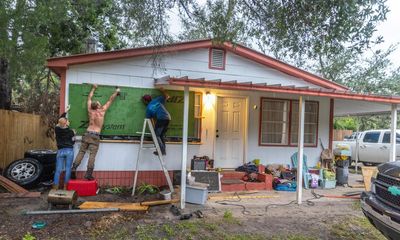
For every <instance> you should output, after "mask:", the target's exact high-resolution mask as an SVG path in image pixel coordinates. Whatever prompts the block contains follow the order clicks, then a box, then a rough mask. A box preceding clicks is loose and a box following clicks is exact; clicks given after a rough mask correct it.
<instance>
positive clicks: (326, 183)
mask: <svg viewBox="0 0 400 240" xmlns="http://www.w3.org/2000/svg"><path fill="white" fill-rule="evenodd" d="M335 187H336V180H327V179H324V180H322V188H324V189H331V188H335Z"/></svg>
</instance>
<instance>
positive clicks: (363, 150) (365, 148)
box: [333, 129, 400, 165]
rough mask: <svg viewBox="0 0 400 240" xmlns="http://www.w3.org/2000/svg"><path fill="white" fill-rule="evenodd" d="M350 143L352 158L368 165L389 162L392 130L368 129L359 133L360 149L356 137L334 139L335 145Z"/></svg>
mask: <svg viewBox="0 0 400 240" xmlns="http://www.w3.org/2000/svg"><path fill="white" fill-rule="evenodd" d="M339 145H341V146H343V145H348V146H350V148H351V159H352V160H353V161H354V160H355V159H356V151H358V161H360V162H363V163H365V164H366V165H377V164H380V163H384V162H389V156H390V130H387V129H386V130H368V131H364V132H361V133H359V134H358V149H357V147H356V139H355V138H354V139H352V140H350V141H349V140H347V141H334V142H333V147H334V148H336V147H337V146H339ZM396 155H397V156H396V160H400V130H399V131H397V133H396Z"/></svg>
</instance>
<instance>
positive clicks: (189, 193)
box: [185, 185, 208, 205]
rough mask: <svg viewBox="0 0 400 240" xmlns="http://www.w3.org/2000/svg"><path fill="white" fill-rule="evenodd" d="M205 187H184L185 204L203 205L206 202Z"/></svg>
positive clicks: (206, 191)
mask: <svg viewBox="0 0 400 240" xmlns="http://www.w3.org/2000/svg"><path fill="white" fill-rule="evenodd" d="M207 198H208V190H207V187H198V186H190V185H188V186H186V197H185V202H188V203H194V204H201V205H204V204H205V203H206V202H207Z"/></svg>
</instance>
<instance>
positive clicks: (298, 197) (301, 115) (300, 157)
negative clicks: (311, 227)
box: [296, 96, 305, 204]
mask: <svg viewBox="0 0 400 240" xmlns="http://www.w3.org/2000/svg"><path fill="white" fill-rule="evenodd" d="M304 112H305V101H304V98H303V96H300V97H299V131H298V150H297V154H298V156H297V194H296V200H297V204H301V202H302V191H303V184H302V183H303V150H304Z"/></svg>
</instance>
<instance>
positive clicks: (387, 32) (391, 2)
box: [376, 0, 400, 66]
mask: <svg viewBox="0 0 400 240" xmlns="http://www.w3.org/2000/svg"><path fill="white" fill-rule="evenodd" d="M387 6H388V7H389V10H390V12H389V13H388V14H387V16H386V17H387V20H386V21H385V22H382V23H381V24H380V25H378V27H377V32H376V35H381V36H383V39H384V41H385V42H384V43H382V44H381V47H382V48H384V49H386V48H388V47H389V46H390V44H396V43H399V42H400V28H399V25H400V1H399V0H388V1H387ZM390 59H391V60H392V62H393V64H394V65H395V66H400V45H399V46H398V47H397V50H396V51H395V52H393V53H392V55H391V57H390Z"/></svg>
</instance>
